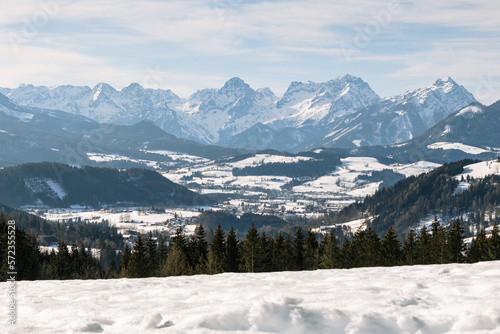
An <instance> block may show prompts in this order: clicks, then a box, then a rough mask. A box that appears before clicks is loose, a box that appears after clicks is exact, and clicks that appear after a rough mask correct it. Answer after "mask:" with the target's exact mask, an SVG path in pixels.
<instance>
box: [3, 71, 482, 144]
mask: <svg viewBox="0 0 500 334" xmlns="http://www.w3.org/2000/svg"><path fill="white" fill-rule="evenodd" d="M0 93H2V94H4V95H6V96H7V97H8V98H9V99H10V100H12V101H13V102H14V103H16V104H18V105H21V106H28V107H38V108H46V109H57V110H62V111H66V112H69V113H73V114H77V115H80V116H85V117H88V118H90V119H93V120H95V121H98V122H101V123H115V124H118V125H132V124H135V123H138V122H140V121H142V120H145V119H147V120H151V121H153V122H154V123H155V124H156V125H158V126H159V127H160V128H162V129H163V130H165V131H166V132H168V133H171V134H174V135H176V136H178V137H180V138H186V139H191V140H196V141H198V142H201V143H204V144H218V145H222V146H227V147H244V148H255V149H267V148H274V149H278V150H299V149H309V148H313V147H317V146H326V147H345V148H355V147H358V146H369V145H390V144H396V143H400V142H403V141H406V140H408V139H411V138H413V137H416V136H418V135H420V134H421V133H423V132H424V131H426V130H427V129H429V128H430V127H432V126H433V125H435V124H436V123H438V122H439V121H441V120H443V119H444V118H446V117H447V116H448V115H450V114H452V113H453V112H456V111H457V110H460V109H461V108H463V107H466V106H468V105H469V104H471V103H474V102H477V101H476V99H475V98H474V97H473V96H472V94H470V93H469V92H468V91H467V90H466V89H465V88H464V87H462V86H460V85H458V84H457V83H456V82H454V81H453V80H452V79H451V78H449V77H447V78H444V79H439V80H437V81H436V82H435V83H433V84H432V85H430V86H428V87H425V88H422V89H416V90H412V91H408V92H406V93H404V94H402V95H397V96H393V97H389V98H384V99H381V98H380V97H379V96H378V95H377V94H376V93H375V92H374V91H373V90H372V89H371V88H370V86H369V85H368V84H367V83H366V82H364V81H363V80H362V79H361V78H358V77H354V76H351V75H344V76H342V77H340V78H336V79H334V80H331V81H328V82H324V83H315V82H307V83H302V82H292V84H291V85H290V87H289V88H288V90H287V91H286V93H285V94H284V95H283V96H282V97H281V98H278V97H277V96H276V95H275V94H274V93H273V92H272V91H271V90H270V89H269V88H263V89H253V88H251V87H250V86H249V85H248V84H246V83H245V82H244V81H243V80H241V79H239V78H232V79H230V80H229V81H227V82H226V83H225V84H224V86H223V87H221V88H219V89H208V88H207V89H203V90H200V91H198V92H196V93H194V94H193V95H191V96H190V97H189V98H188V99H181V98H179V97H178V96H177V95H175V94H174V93H173V92H172V91H171V90H161V89H146V88H143V87H142V86H140V85H139V84H131V85H129V86H127V87H125V88H123V89H121V90H116V89H114V88H113V87H111V86H110V85H108V84H105V83H101V84H98V85H97V86H95V87H94V88H89V87H75V86H58V87H45V86H33V85H21V86H19V87H18V88H15V89H9V88H0Z"/></svg>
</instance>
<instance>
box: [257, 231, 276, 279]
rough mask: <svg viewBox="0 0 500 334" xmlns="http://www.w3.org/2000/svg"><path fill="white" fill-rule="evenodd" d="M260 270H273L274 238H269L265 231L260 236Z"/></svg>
mask: <svg viewBox="0 0 500 334" xmlns="http://www.w3.org/2000/svg"><path fill="white" fill-rule="evenodd" d="M260 249H261V251H260V254H261V260H260V271H272V270H273V267H272V253H273V250H274V240H273V239H272V238H268V237H267V235H266V233H265V232H262V234H261V236H260Z"/></svg>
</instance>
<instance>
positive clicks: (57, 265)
mask: <svg viewBox="0 0 500 334" xmlns="http://www.w3.org/2000/svg"><path fill="white" fill-rule="evenodd" d="M51 258H52V259H51V273H52V274H51V276H52V277H53V278H55V279H60V280H66V279H70V278H72V276H73V268H72V264H71V255H70V253H69V250H68V246H66V244H65V243H64V241H59V245H58V247H57V253H53V254H52V257H51Z"/></svg>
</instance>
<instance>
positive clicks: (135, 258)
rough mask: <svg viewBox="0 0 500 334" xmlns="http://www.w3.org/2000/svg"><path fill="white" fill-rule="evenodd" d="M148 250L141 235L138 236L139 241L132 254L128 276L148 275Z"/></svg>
mask: <svg viewBox="0 0 500 334" xmlns="http://www.w3.org/2000/svg"><path fill="white" fill-rule="evenodd" d="M148 269H149V268H148V258H147V250H146V245H145V244H144V241H143V240H142V237H141V235H139V236H138V237H137V242H136V243H135V245H134V249H133V251H132V255H131V256H130V265H129V270H128V274H129V275H128V277H131V278H141V277H147V276H148V274H149V272H148Z"/></svg>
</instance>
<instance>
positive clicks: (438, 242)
mask: <svg viewBox="0 0 500 334" xmlns="http://www.w3.org/2000/svg"><path fill="white" fill-rule="evenodd" d="M429 248H430V262H431V263H438V264H443V263H445V262H447V259H448V258H449V256H448V254H447V247H446V229H445V228H444V227H443V226H441V224H440V223H439V220H438V219H437V217H434V221H433V222H432V225H431V239H430V244H429Z"/></svg>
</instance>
